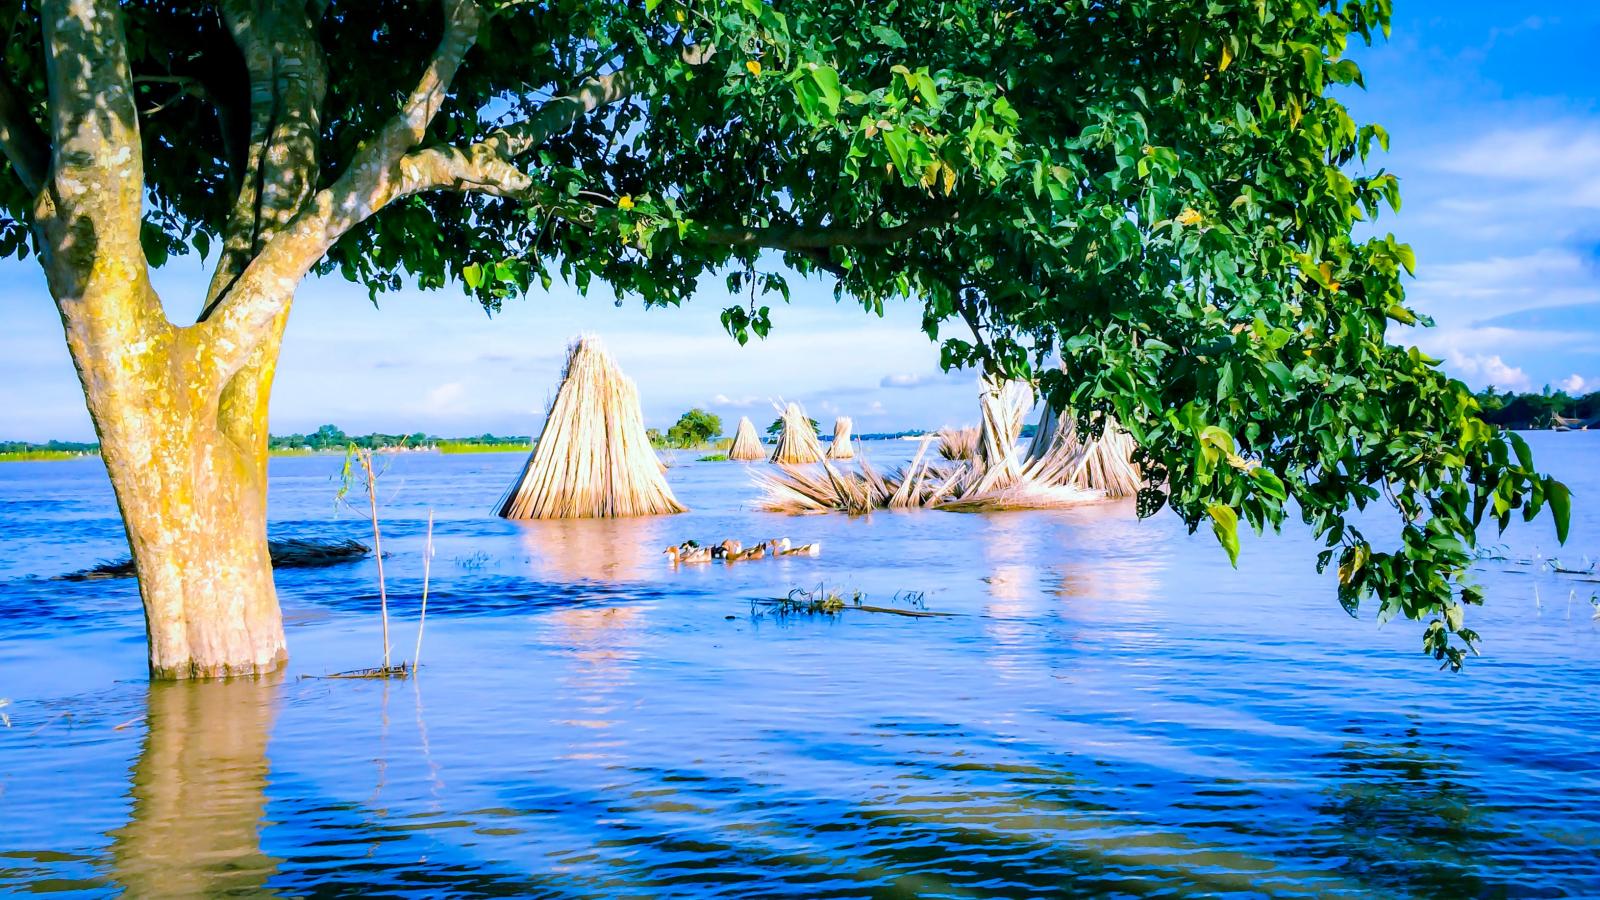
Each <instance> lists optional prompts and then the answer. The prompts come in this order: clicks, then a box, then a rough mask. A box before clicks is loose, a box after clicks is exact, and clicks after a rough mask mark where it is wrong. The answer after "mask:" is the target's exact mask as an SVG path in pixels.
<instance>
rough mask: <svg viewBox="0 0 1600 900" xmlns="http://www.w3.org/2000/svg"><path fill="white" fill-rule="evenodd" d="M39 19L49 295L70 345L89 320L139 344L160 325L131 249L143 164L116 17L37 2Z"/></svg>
mask: <svg viewBox="0 0 1600 900" xmlns="http://www.w3.org/2000/svg"><path fill="white" fill-rule="evenodd" d="M40 17H41V19H42V20H43V25H44V46H45V60H46V79H47V83H48V86H49V91H50V130H51V132H52V134H53V138H54V144H55V146H54V154H53V158H52V160H51V166H50V171H49V175H48V177H47V178H46V179H45V180H44V186H43V190H41V191H40V192H39V195H38V197H37V199H36V201H35V205H34V221H35V225H36V227H37V228H38V229H39V232H40V235H41V237H42V238H43V240H41V242H40V243H41V245H42V246H43V247H44V248H45V258H44V260H43V262H44V267H45V273H46V275H47V277H48V278H49V281H50V288H51V293H52V294H53V295H54V296H55V298H56V301H57V303H58V304H59V305H60V306H61V308H62V316H63V318H64V319H67V320H68V321H69V341H70V340H71V339H72V335H71V334H70V331H71V325H70V323H71V322H72V321H74V320H77V321H85V320H89V319H93V320H95V321H96V322H97V323H99V322H101V321H102V320H104V321H107V322H112V324H111V325H110V327H111V328H114V329H117V330H118V334H119V335H121V336H124V337H126V336H128V332H126V331H123V330H122V329H124V328H128V327H134V328H136V329H137V330H136V331H135V332H134V333H135V334H138V335H140V336H141V339H142V338H143V337H147V336H148V335H149V333H150V331H151V330H154V329H156V328H157V327H159V326H162V325H166V319H165V316H164V315H163V314H162V311H161V304H160V301H159V299H157V298H156V297H155V294H154V292H153V291H152V290H150V286H149V267H148V265H147V264H146V261H145V257H144V250H143V247H142V246H141V244H140V242H139V229H140V223H141V220H142V217H143V211H144V209H143V204H144V159H143V154H142V153H141V150H140V144H139V122H138V116H137V113H136V111H135V108H134V98H133V83H132V75H131V73H130V71H129V66H128V52H127V43H126V40H125V38H124V37H123V32H122V14H121V11H120V10H119V9H118V5H117V2H116V0H45V2H44V4H43V6H42V8H41V10H40ZM123 304H126V306H125V307H124V306H123ZM110 306H117V307H118V308H117V309H115V310H112V309H109V308H108V307H110ZM86 307H87V308H86ZM101 311H103V312H105V313H106V315H104V316H102V315H99V314H98V313H99V312H101ZM80 313H88V315H80ZM113 320H114V321H113ZM147 329H148V330H147Z"/></svg>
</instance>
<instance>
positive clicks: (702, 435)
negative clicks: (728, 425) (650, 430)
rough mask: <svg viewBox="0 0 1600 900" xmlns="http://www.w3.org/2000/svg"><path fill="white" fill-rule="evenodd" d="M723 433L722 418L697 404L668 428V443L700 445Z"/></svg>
mask: <svg viewBox="0 0 1600 900" xmlns="http://www.w3.org/2000/svg"><path fill="white" fill-rule="evenodd" d="M721 433H722V419H721V418H720V417H718V416H716V415H713V414H712V413H708V412H706V411H705V410H703V409H701V408H700V407H698V406H697V407H695V408H694V409H691V410H689V411H688V412H686V413H684V414H683V415H681V416H679V417H678V421H677V422H676V423H674V424H673V426H672V427H671V428H668V429H667V436H666V443H667V444H668V445H669V446H672V447H698V446H700V445H701V444H705V443H708V442H710V441H711V440H712V439H713V438H715V437H716V436H717V435H719V434H721Z"/></svg>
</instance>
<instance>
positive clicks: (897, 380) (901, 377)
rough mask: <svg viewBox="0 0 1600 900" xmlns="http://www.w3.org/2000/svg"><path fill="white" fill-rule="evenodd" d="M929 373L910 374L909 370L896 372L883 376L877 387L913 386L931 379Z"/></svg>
mask: <svg viewBox="0 0 1600 900" xmlns="http://www.w3.org/2000/svg"><path fill="white" fill-rule="evenodd" d="M933 380H934V379H933V377H932V376H930V375H912V374H911V373H909V372H896V373H895V374H893V375H885V376H883V380H881V381H879V382H878V386H879V387H886V388H914V387H919V386H921V385H924V384H927V383H929V382H931V381H933Z"/></svg>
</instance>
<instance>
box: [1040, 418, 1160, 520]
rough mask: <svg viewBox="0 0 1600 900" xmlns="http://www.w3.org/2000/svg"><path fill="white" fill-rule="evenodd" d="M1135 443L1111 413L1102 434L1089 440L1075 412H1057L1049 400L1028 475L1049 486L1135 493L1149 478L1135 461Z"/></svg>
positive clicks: (1110, 494) (1118, 494) (1112, 494)
mask: <svg viewBox="0 0 1600 900" xmlns="http://www.w3.org/2000/svg"><path fill="white" fill-rule="evenodd" d="M1096 415H1102V414H1099V413H1097V414H1096ZM1136 446H1137V445H1136V444H1135V443H1134V441H1133V436H1132V435H1130V434H1128V432H1127V431H1125V430H1123V428H1122V427H1121V426H1120V425H1118V424H1117V421H1116V420H1115V419H1113V418H1111V417H1109V416H1107V417H1106V418H1105V423H1104V426H1103V428H1102V429H1101V434H1100V437H1099V438H1097V439H1094V440H1089V441H1085V440H1083V439H1082V438H1081V436H1080V435H1079V433H1078V426H1077V422H1076V420H1075V419H1074V417H1073V416H1070V415H1058V414H1057V413H1056V411H1055V409H1054V408H1052V407H1051V406H1050V404H1049V403H1046V404H1045V406H1044V411H1043V412H1041V413H1040V414H1039V426H1038V430H1036V431H1035V432H1034V434H1033V443H1032V444H1030V445H1029V447H1028V453H1027V457H1026V464H1025V466H1024V477H1025V478H1027V479H1028V480H1030V481H1034V482H1038V483H1040V484H1045V485H1055V486H1071V487H1077V488H1083V489H1085V490H1093V491H1100V492H1102V493H1104V494H1105V496H1107V497H1111V498H1117V497H1131V496H1133V495H1134V494H1136V493H1138V492H1139V487H1140V485H1141V484H1142V483H1143V481H1144V478H1143V476H1142V475H1141V474H1140V472H1139V467H1138V466H1136V465H1134V463H1133V451H1134V449H1135V448H1136Z"/></svg>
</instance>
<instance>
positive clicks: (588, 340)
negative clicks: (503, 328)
mask: <svg viewBox="0 0 1600 900" xmlns="http://www.w3.org/2000/svg"><path fill="white" fill-rule="evenodd" d="M683 511H684V508H683V506H682V505H680V504H679V503H678V500H677V498H676V497H674V496H673V495H672V489H671V488H670V487H668V486H667V480H666V477H665V476H664V475H663V474H662V471H661V465H660V461H659V460H658V459H657V457H656V455H655V451H654V450H652V449H651V447H650V439H649V437H648V436H647V435H646V434H645V428H644V416H643V414H642V412H641V411H640V408H639V392H638V390H637V389H636V388H635V387H634V384H633V381H632V379H630V378H628V377H627V376H626V375H623V374H622V370H621V369H619V368H617V364H616V362H615V361H614V360H612V358H611V355H610V354H609V353H607V352H606V351H605V349H604V348H603V347H602V346H601V344H600V341H599V339H598V338H596V337H594V336H592V335H584V336H581V337H579V338H578V339H577V340H575V341H573V343H572V345H571V346H570V347H569V348H568V350H567V365H566V369H565V371H564V372H563V373H562V378H561V387H560V388H559V389H558V390H557V391H556V398H555V401H554V402H552V403H551V404H550V413H549V415H548V416H547V417H546V419H545V425H544V432H543V433H542V434H540V435H539V441H538V443H537V444H536V445H535V447H534V450H533V452H532V453H531V454H529V455H528V462H527V465H525V466H524V467H523V469H522V475H521V477H520V478H518V479H517V482H516V483H515V484H514V485H513V486H512V487H511V489H510V490H509V491H507V492H506V496H505V498H504V499H503V500H502V501H501V503H500V509H499V514H500V515H501V516H503V517H505V518H507V519H577V518H599V517H616V516H649V515H658V514H662V513H678V512H683Z"/></svg>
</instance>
